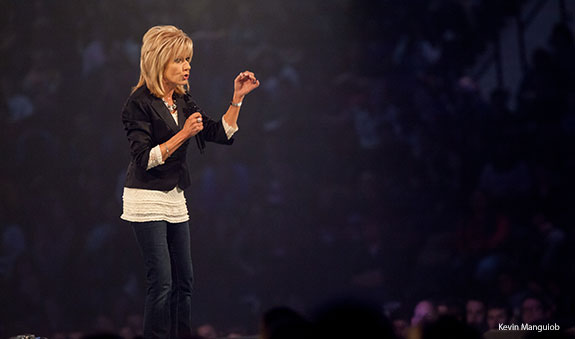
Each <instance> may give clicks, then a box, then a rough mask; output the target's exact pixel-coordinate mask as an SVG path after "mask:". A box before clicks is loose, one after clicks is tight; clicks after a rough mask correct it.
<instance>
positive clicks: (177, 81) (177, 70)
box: [164, 57, 191, 89]
mask: <svg viewBox="0 0 575 339" xmlns="http://www.w3.org/2000/svg"><path fill="white" fill-rule="evenodd" d="M190 68H191V67H190V58H183V57H178V58H176V59H174V60H172V61H170V62H168V64H167V65H166V68H165V69H164V85H165V86H166V87H167V88H166V89H173V88H175V87H176V86H178V85H186V84H187V83H188V78H189V77H190Z"/></svg>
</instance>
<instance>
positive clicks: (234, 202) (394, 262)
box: [0, 0, 575, 336]
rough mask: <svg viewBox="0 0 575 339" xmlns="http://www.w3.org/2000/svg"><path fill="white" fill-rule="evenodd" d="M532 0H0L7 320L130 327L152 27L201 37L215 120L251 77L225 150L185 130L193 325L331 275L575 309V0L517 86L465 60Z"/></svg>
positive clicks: (87, 328) (139, 293)
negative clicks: (128, 122)
mask: <svg viewBox="0 0 575 339" xmlns="http://www.w3.org/2000/svg"><path fill="white" fill-rule="evenodd" d="M501 3H505V5H502V4H501ZM526 3H529V1H505V2H502V1H490V0H483V1H463V0H462V1H450V0H442V1H440V0H435V1H419V0H418V1H415V0H414V1H392V0H382V1H348V0H337V1H320V0H311V1H280V0H269V1H256V0H246V1H208V0H196V1H171V0H170V1H151V0H145V1H127V0H114V1H112V0H102V1H87V0H86V1H77V0H73V1H72V0H63V1H40V0H30V1H16V0H2V1H0V7H1V8H2V10H1V12H0V36H1V41H0V70H1V72H0V86H1V87H0V91H1V95H0V131H1V132H0V157H1V159H2V160H1V161H0V178H1V180H0V197H1V198H0V216H1V218H0V232H1V236H2V238H1V241H2V247H1V249H0V250H1V253H0V255H1V258H0V300H1V302H0V303H1V305H2V306H1V308H0V334H2V335H4V334H6V335H14V334H16V333H23V332H34V333H37V334H43V335H47V336H50V334H51V333H56V332H73V331H83V332H91V331H96V330H102V329H107V330H113V331H118V330H119V329H120V328H122V327H124V326H127V325H126V324H128V325H131V326H134V327H137V326H138V322H139V319H138V317H139V315H140V314H141V313H142V311H143V300H144V294H145V291H144V286H143V283H144V274H143V267H142V266H143V264H142V260H141V257H140V253H139V250H138V248H137V246H136V241H135V239H134V237H133V234H132V230H131V228H130V225H129V224H128V223H126V222H123V221H121V220H120V219H119V215H120V214H121V193H122V187H123V176H124V172H125V169H126V166H127V164H128V161H129V155H128V144H127V141H126V138H125V136H124V133H123V128H122V124H121V120H120V112H121V109H122V105H123V103H124V101H125V100H126V98H127V97H128V95H129V93H130V89H131V87H132V86H134V85H135V84H136V82H137V80H138V74H139V47H140V43H141V37H142V35H143V34H144V33H145V31H146V30H147V29H148V28H149V27H151V26H153V25H157V24H173V25H175V26H177V27H179V28H181V29H183V30H184V31H185V32H187V33H188V34H189V35H190V36H191V38H192V39H193V40H194V45H195V46H194V47H195V51H194V57H193V60H192V71H191V79H190V85H191V93H192V95H193V97H194V98H195V99H196V101H197V102H198V103H199V105H200V106H202V107H203V108H204V109H205V110H206V111H207V112H211V116H212V117H213V118H219V117H220V116H221V115H222V114H223V113H224V112H225V110H226V109H227V106H228V101H229V100H230V99H231V95H232V91H233V79H234V77H235V76H236V75H237V74H238V73H239V72H240V71H243V70H245V69H249V70H253V71H254V72H255V73H256V75H257V76H258V78H259V79H260V81H261V83H262V85H261V87H260V88H259V89H258V90H256V91H255V92H253V93H252V94H250V95H249V96H248V97H247V98H246V100H245V102H244V106H242V111H241V114H240V121H239V126H240V131H239V132H238V133H237V134H236V142H235V144H234V145H233V146H232V147H223V146H218V145H212V144H210V145H208V148H207V154H205V155H203V156H202V155H200V154H199V153H198V152H197V150H196V149H195V147H191V148H190V150H189V153H190V156H189V162H190V165H191V166H190V167H191V168H192V181H193V186H192V187H191V188H190V189H189V190H188V192H187V199H188V208H189V211H190V217H191V221H190V224H191V229H192V246H193V249H192V252H193V253H192V255H193V261H194V268H195V274H196V284H195V297H194V304H193V308H194V323H195V325H196V326H198V325H201V324H204V323H211V324H214V326H216V327H217V328H218V329H220V330H221V331H222V332H226V331H232V330H235V331H237V332H241V333H247V334H249V333H255V332H256V331H257V319H258V317H259V316H260V314H261V312H262V311H264V310H266V309H268V308H269V307H271V306H274V305H288V306H290V307H293V308H294V309H297V310H299V311H301V312H308V311H309V310H311V309H313V308H314V307H315V306H317V305H318V304H320V303H321V302H322V301H324V300H326V299H329V298H331V297H333V296H336V295H343V294H345V295H356V296H361V297H364V298H369V299H370V300H374V301H376V302H378V303H380V304H381V305H382V306H383V307H385V308H386V309H389V308H393V307H397V305H400V306H401V307H407V308H409V307H412V305H413V303H414V302H415V301H417V300H420V299H422V298H449V299H455V300H457V299H460V298H461V299H465V298H467V297H468V296H469V295H470V294H473V295H477V294H480V295H482V296H483V297H484V298H498V299H500V300H502V301H504V302H507V303H508V304H509V305H511V306H512V307H515V306H517V300H519V299H520V296H521V295H523V294H525V293H528V292H533V291H536V292H538V293H542V294H544V295H545V296H546V297H547V298H548V299H549V300H550V301H551V302H552V303H553V305H554V306H555V310H554V316H556V317H557V318H571V319H572V318H573V314H574V313H573V309H574V307H573V306H574V303H573V300H574V299H573V297H574V293H573V289H572V283H573V274H572V272H575V270H574V267H573V264H572V261H573V260H572V259H573V251H572V249H571V248H570V247H572V246H571V245H572V244H573V220H574V218H573V217H574V215H573V211H574V210H575V209H573V207H572V206H573V203H574V202H575V198H574V196H573V191H574V190H573V189H574V188H575V185H574V176H573V170H574V169H575V162H574V160H573V159H574V157H573V145H574V144H575V143H574V140H573V139H574V134H573V131H574V129H575V102H574V100H573V98H574V96H573V94H574V93H573V88H574V85H575V82H574V81H575V67H574V66H573V65H574V62H575V49H574V44H573V34H572V30H571V28H572V25H571V21H570V19H569V18H570V17H569V16H563V17H562V16H561V15H560V13H559V12H558V13H557V16H556V17H554V18H553V22H550V23H549V25H548V27H550V28H548V29H547V30H546V32H545V35H547V36H548V37H549V38H548V40H547V41H546V42H545V43H544V44H542V45H540V46H534V48H532V49H531V50H530V51H529V55H528V63H527V64H526V65H525V67H524V69H523V72H522V74H521V76H520V78H519V79H518V84H519V86H518V87H517V90H516V91H508V90H507V88H506V87H505V86H504V85H503V84H501V83H499V85H500V86H499V87H498V88H497V87H496V89H495V90H494V91H491V89H486V88H481V87H480V86H478V85H477V81H476V80H477V79H475V78H474V77H473V75H471V74H469V72H468V70H469V69H470V68H472V67H473V65H475V64H476V63H477V62H478V60H479V57H480V56H481V55H483V54H485V53H486V51H488V50H489V49H488V48H489V46H491V45H492V44H493V41H494V37H496V36H497V35H498V32H501V31H502V30H503V29H504V28H505V27H506V25H507V24H508V22H509V21H510V20H512V19H513V18H514V16H515V15H517V13H519V12H520V10H521V9H522V8H523V7H522V6H524V5H525V4H526ZM555 22H556V23H557V25H556V26H553V24H554V23H555ZM503 48H505V46H503ZM192 146H193V145H192ZM394 305H395V306H394ZM134 324H135V325H134Z"/></svg>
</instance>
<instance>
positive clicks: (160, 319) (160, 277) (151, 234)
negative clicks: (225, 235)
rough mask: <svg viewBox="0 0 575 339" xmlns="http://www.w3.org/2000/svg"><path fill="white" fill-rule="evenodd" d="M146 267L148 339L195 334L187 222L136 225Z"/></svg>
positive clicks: (145, 318)
mask: <svg viewBox="0 0 575 339" xmlns="http://www.w3.org/2000/svg"><path fill="white" fill-rule="evenodd" d="M132 227H133V229H134V233H135V235H136V239H137V240H138V243H139V245H140V249H141V251H142V255H143V257H144V263H145V267H146V283H147V292H146V305H145V309H144V337H145V338H146V339H152V338H163V339H165V338H180V337H189V336H190V335H191V301H192V284H193V270H192V257H191V252H190V228H189V225H188V223H187V222H183V223H178V224H171V223H169V222H166V221H152V222H133V223H132Z"/></svg>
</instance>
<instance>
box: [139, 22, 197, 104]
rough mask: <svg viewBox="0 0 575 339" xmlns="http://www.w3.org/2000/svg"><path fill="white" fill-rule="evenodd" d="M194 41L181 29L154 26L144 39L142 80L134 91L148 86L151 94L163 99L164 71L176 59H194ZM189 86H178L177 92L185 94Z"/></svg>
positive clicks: (141, 66)
mask: <svg viewBox="0 0 575 339" xmlns="http://www.w3.org/2000/svg"><path fill="white" fill-rule="evenodd" d="M193 48H194V43H193V42H192V39H190V37H189V36H188V35H187V34H186V33H184V32H183V31H182V30H181V29H179V28H177V27H174V26H154V27H152V28H150V29H149V30H148V31H147V32H146V34H144V37H143V38H142V50H141V53H140V80H139V81H138V84H137V85H136V86H135V87H134V88H133V89H132V92H134V91H135V90H136V89H138V88H140V87H142V86H144V85H146V86H147V87H148V89H149V90H150V92H152V94H154V95H155V96H157V97H159V98H162V97H164V96H165V95H166V90H165V88H164V70H165V69H166V66H167V65H168V63H169V62H170V61H172V60H174V59H176V58H179V57H183V58H184V59H186V58H190V59H191V58H192V55H193V54H194V49H193ZM186 87H189V85H178V86H177V87H176V89H175V92H176V93H178V94H184V93H185V92H186Z"/></svg>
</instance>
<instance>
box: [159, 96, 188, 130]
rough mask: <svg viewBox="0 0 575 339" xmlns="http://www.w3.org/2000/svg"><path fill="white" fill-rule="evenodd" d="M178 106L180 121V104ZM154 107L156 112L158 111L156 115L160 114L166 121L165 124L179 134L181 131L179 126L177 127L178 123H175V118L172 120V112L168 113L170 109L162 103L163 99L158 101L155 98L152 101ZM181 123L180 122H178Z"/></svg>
mask: <svg viewBox="0 0 575 339" xmlns="http://www.w3.org/2000/svg"><path fill="white" fill-rule="evenodd" d="M177 105H178V119H179V116H180V114H181V113H180V103H178V104H177ZM152 107H153V108H154V110H155V111H156V113H158V115H159V116H160V117H161V118H162V119H163V120H164V122H165V123H166V124H167V125H168V126H169V127H170V128H171V129H172V130H173V131H174V132H176V133H177V132H179V131H180V129H179V128H178V126H177V125H176V122H175V121H174V118H172V115H171V114H170V112H169V111H168V108H167V107H166V105H164V103H163V102H162V100H161V99H157V98H154V99H153V100H152ZM178 121H179V120H178Z"/></svg>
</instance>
